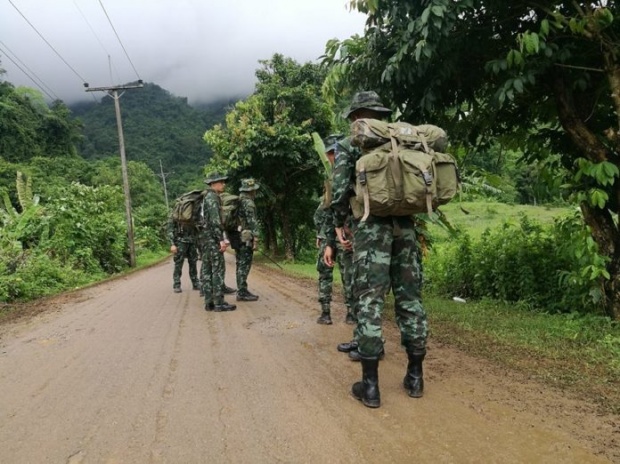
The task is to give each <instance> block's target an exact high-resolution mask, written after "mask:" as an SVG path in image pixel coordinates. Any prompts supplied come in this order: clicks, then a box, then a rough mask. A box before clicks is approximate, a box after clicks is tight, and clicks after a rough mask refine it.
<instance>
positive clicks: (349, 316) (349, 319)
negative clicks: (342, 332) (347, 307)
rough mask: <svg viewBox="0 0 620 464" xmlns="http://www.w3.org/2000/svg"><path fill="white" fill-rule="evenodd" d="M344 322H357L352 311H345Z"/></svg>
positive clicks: (351, 323)
mask: <svg viewBox="0 0 620 464" xmlns="http://www.w3.org/2000/svg"><path fill="white" fill-rule="evenodd" d="M344 322H345V324H350V325H353V324H357V317H355V316H354V315H353V313H352V312H349V311H347V315H346V316H345V318H344Z"/></svg>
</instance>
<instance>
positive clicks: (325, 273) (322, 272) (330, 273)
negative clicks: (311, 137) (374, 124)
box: [314, 134, 355, 325]
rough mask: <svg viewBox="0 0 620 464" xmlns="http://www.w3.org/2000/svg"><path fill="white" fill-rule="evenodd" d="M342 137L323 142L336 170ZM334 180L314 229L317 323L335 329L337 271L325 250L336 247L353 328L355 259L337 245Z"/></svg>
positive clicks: (316, 214) (316, 215) (327, 185)
mask: <svg viewBox="0 0 620 464" xmlns="http://www.w3.org/2000/svg"><path fill="white" fill-rule="evenodd" d="M342 138H343V136H342V135H341V134H333V135H330V136H328V137H326V138H325V140H324V141H323V143H324V145H325V155H326V157H327V159H328V161H329V162H330V164H331V165H332V166H333V165H334V162H335V157H336V145H337V142H338V140H339V139H342ZM331 190H332V185H331V179H328V180H326V181H325V189H324V193H323V197H322V199H321V203H320V204H319V205H318V207H317V209H316V211H315V212H314V225H315V228H316V233H317V234H316V247H317V248H318V250H319V254H318V259H317V263H316V270H317V272H318V274H319V276H318V291H319V292H318V297H319V298H318V301H319V303H320V304H321V315H320V316H319V318H318V319H317V321H316V322H317V324H324V325H331V324H332V318H331V301H332V293H333V282H334V268H333V267H332V266H328V265H326V264H325V261H324V260H323V255H324V254H325V248H326V247H327V246H328V245H329V246H332V247H333V249H334V252H335V257H334V259H335V260H336V261H337V262H338V269H339V271H340V277H341V282H342V288H343V293H344V300H345V305H346V307H347V315H346V318H345V322H347V323H349V324H352V323H354V322H355V317H354V316H353V312H352V304H351V303H352V294H351V279H350V273H351V268H352V267H351V258H352V255H353V253H352V251H351V250H345V249H344V248H342V247H341V246H337V245H336V236H335V233H334V216H333V213H332V210H331V208H330V203H331Z"/></svg>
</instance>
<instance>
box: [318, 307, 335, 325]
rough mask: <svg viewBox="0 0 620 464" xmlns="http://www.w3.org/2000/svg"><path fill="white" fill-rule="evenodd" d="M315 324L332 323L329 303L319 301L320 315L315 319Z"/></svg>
mask: <svg viewBox="0 0 620 464" xmlns="http://www.w3.org/2000/svg"><path fill="white" fill-rule="evenodd" d="M316 323H317V324H323V325H332V317H331V315H330V310H329V303H321V316H320V317H319V318H318V319H317V320H316Z"/></svg>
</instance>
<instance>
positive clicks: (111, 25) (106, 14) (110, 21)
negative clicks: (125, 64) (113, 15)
mask: <svg viewBox="0 0 620 464" xmlns="http://www.w3.org/2000/svg"><path fill="white" fill-rule="evenodd" d="M9 1H11V0H9ZM99 5H101V9H102V10H103V12H104V13H105V16H106V18H108V22H109V23H110V27H112V30H113V31H114V34H115V35H116V38H117V39H118V43H119V44H120V45H121V48H122V49H123V51H124V52H125V56H126V57H127V60H129V64H131V67H132V68H133V70H134V72H135V73H136V76H137V77H138V80H139V81H142V79H141V78H140V74H138V71H137V70H136V67H135V66H134V65H133V61H131V58H129V54H128V53H127V50H126V49H125V46H124V45H123V42H122V41H121V38H120V37H119V35H118V32H116V28H115V27H114V24H112V20H111V19H110V16H109V15H108V12H107V11H106V9H105V7H104V6H103V2H102V1H101V0H99Z"/></svg>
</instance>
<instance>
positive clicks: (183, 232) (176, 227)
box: [166, 216, 198, 245]
mask: <svg viewBox="0 0 620 464" xmlns="http://www.w3.org/2000/svg"><path fill="white" fill-rule="evenodd" d="M197 233H198V230H197V229H196V227H194V226H184V225H181V224H179V223H178V222H177V221H175V220H174V219H172V216H170V217H169V218H168V224H167V226H166V236H167V237H168V241H169V242H170V243H171V244H172V245H178V244H179V243H193V242H195V241H196V236H197Z"/></svg>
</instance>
